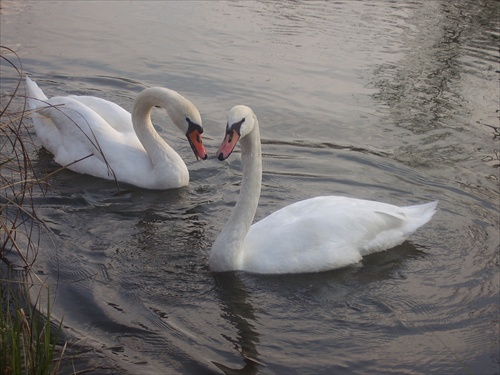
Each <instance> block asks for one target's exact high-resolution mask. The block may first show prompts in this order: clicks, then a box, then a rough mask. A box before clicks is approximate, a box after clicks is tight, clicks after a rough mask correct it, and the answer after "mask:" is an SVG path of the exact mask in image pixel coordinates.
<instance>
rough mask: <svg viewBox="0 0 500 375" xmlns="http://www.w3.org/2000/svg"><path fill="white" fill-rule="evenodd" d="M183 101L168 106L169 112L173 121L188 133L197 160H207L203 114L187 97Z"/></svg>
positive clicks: (187, 136)
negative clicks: (203, 137) (201, 114)
mask: <svg viewBox="0 0 500 375" xmlns="http://www.w3.org/2000/svg"><path fill="white" fill-rule="evenodd" d="M183 99H184V100H185V101H184V100H183V103H180V105H178V106H175V107H174V108H172V107H170V108H168V107H167V112H168V114H169V116H170V117H171V118H172V121H173V122H174V123H175V124H176V125H177V127H178V128H179V129H180V130H181V131H182V132H183V133H184V134H185V135H186V138H187V140H188V142H189V145H190V146H191V149H192V150H193V153H194V156H196V160H200V159H203V160H205V159H206V158H207V157H208V154H207V151H206V150H205V147H204V146H203V141H202V139H201V135H202V134H203V127H202V125H201V116H200V112H198V109H197V108H196V107H195V106H194V104H192V103H191V102H190V101H189V100H187V99H186V98H183Z"/></svg>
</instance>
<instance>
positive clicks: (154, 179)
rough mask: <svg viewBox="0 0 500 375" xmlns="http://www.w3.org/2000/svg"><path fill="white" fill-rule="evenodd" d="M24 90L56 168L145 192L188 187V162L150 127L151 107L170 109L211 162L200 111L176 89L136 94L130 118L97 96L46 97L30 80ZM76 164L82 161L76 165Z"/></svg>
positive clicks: (196, 149) (198, 153)
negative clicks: (63, 167)
mask: <svg viewBox="0 0 500 375" xmlns="http://www.w3.org/2000/svg"><path fill="white" fill-rule="evenodd" d="M26 87H27V97H28V98H27V99H28V106H29V108H30V110H32V111H33V113H32V117H33V123H34V126H35V131H36V134H37V137H38V138H39V139H40V141H41V143H42V145H43V146H44V147H45V148H46V149H47V150H48V151H50V152H51V153H52V154H53V155H54V159H55V161H56V162H57V163H58V164H61V165H63V166H66V165H70V166H69V167H68V168H69V169H71V170H73V171H75V172H78V173H84V174H89V175H92V176H95V177H101V178H105V179H115V178H116V179H117V180H118V181H121V182H126V183H129V184H132V185H136V186H139V187H142V188H147V189H172V188H179V187H182V186H187V185H188V184H189V172H188V169H187V167H186V164H185V163H184V161H183V160H182V158H181V157H180V156H179V154H177V152H175V151H174V150H173V149H172V147H170V146H169V145H168V144H167V143H166V142H165V141H164V140H163V139H162V138H161V137H160V135H159V134H158V133H157V132H156V130H155V129H154V127H153V124H152V123H151V111H152V109H153V107H161V108H163V109H165V110H166V111H167V113H168V115H169V116H170V118H171V119H172V122H173V123H174V124H175V125H176V126H177V127H178V128H179V129H180V130H181V131H182V133H183V134H185V135H186V137H187V139H188V141H189V143H190V145H191V148H192V149H193V152H194V154H195V156H196V158H197V159H206V158H207V153H206V151H205V148H204V147H203V143H202V139H201V134H202V133H203V128H202V126H201V116H200V113H199V112H198V110H197V109H196V107H195V106H194V105H193V103H191V102H190V101H189V100H187V99H186V98H184V97H183V96H182V95H180V94H179V93H177V92H175V91H173V90H169V89H166V88H161V87H152V88H147V89H145V90H144V91H142V92H141V93H140V94H139V95H138V96H137V98H136V100H135V103H134V106H133V109H132V115H131V114H130V113H129V112H127V111H126V110H125V109H123V108H122V107H120V106H119V105H117V104H115V103H112V102H109V101H107V100H104V99H100V98H96V97H93V96H75V95H70V96H64V97H63V96H56V97H53V98H51V99H48V98H47V97H46V96H45V94H44V93H43V92H42V90H41V89H40V88H39V87H38V85H37V84H36V83H35V82H33V81H32V80H31V79H30V78H29V77H26ZM89 155H92V156H90V157H87V156H89ZM82 158H84V159H83V160H80V159H82ZM76 160H80V161H78V162H76V163H74V162H75V161H76Z"/></svg>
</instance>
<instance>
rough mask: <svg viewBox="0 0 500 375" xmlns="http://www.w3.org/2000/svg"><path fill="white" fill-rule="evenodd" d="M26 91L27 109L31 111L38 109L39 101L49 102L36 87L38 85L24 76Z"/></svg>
mask: <svg viewBox="0 0 500 375" xmlns="http://www.w3.org/2000/svg"><path fill="white" fill-rule="evenodd" d="M26 89H27V91H28V93H27V100H28V107H29V109H31V110H34V109H36V108H38V107H39V106H40V105H41V104H43V103H40V101H46V100H49V99H48V98H47V96H45V94H44V93H43V91H42V89H40V87H38V85H37V84H36V83H35V82H34V81H32V80H31V78H30V77H28V76H26Z"/></svg>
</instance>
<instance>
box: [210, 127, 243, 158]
mask: <svg viewBox="0 0 500 375" xmlns="http://www.w3.org/2000/svg"><path fill="white" fill-rule="evenodd" d="M239 139H240V136H239V134H238V133H237V132H236V130H230V131H228V132H227V133H226V136H225V137H224V140H223V141H222V144H221V145H220V147H219V149H218V150H217V154H216V155H217V159H219V160H226V159H227V158H228V157H229V155H231V152H233V150H234V148H235V147H236V143H238V140H239Z"/></svg>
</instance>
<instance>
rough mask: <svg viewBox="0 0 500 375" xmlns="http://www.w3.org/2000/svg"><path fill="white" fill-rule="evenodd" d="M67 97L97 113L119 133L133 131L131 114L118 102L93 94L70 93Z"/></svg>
mask: <svg viewBox="0 0 500 375" xmlns="http://www.w3.org/2000/svg"><path fill="white" fill-rule="evenodd" d="M68 97H69V98H72V99H74V100H77V101H79V102H80V103H82V104H84V105H85V106H86V107H88V108H90V109H91V110H93V111H94V112H95V113H97V114H99V116H101V117H102V118H103V120H104V121H106V122H107V123H108V125H109V126H111V127H112V128H114V129H115V130H116V131H118V132H121V133H126V132H133V131H134V126H133V125H132V115H131V114H130V113H129V112H127V111H126V110H125V109H123V108H122V107H120V106H119V105H118V104H116V103H113V102H110V101H109V100H105V99H101V98H97V97H95V96H77V95H70V96H68Z"/></svg>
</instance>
